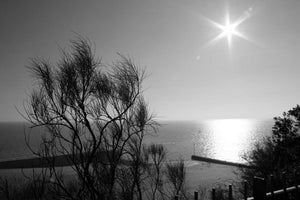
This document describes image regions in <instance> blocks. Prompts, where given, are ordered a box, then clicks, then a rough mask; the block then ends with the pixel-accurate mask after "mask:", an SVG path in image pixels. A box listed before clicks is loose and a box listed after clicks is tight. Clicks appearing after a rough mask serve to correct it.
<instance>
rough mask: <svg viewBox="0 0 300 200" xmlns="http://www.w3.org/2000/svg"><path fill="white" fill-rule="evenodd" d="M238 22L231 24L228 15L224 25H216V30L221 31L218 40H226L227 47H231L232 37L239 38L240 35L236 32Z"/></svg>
mask: <svg viewBox="0 0 300 200" xmlns="http://www.w3.org/2000/svg"><path fill="white" fill-rule="evenodd" d="M238 25H239V23H238V22H235V23H231V22H230V18H229V15H227V16H226V23H225V24H224V25H221V24H218V26H217V27H218V28H219V29H221V33H220V34H219V36H218V38H224V37H226V38H227V43H228V46H229V47H231V43H232V37H233V36H240V35H241V33H240V32H238V29H237V28H238Z"/></svg>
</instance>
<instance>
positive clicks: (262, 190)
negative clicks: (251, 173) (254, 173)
mask: <svg viewBox="0 0 300 200" xmlns="http://www.w3.org/2000/svg"><path fill="white" fill-rule="evenodd" d="M253 197H254V200H266V181H265V179H263V178H260V177H254V180H253Z"/></svg>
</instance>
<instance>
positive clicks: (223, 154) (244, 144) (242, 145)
mask: <svg viewBox="0 0 300 200" xmlns="http://www.w3.org/2000/svg"><path fill="white" fill-rule="evenodd" d="M254 123H255V121H253V120H248V119H220V120H211V121H209V122H208V123H206V126H207V127H206V130H207V131H208V132H209V134H208V137H209V140H210V144H209V146H210V147H209V149H210V155H208V156H210V157H213V158H217V159H221V160H228V161H242V158H241V155H242V154H243V153H244V150H245V149H248V146H249V145H250V141H251V140H252V134H251V133H253V129H254V128H255V125H254Z"/></svg>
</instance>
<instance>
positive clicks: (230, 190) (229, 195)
mask: <svg viewBox="0 0 300 200" xmlns="http://www.w3.org/2000/svg"><path fill="white" fill-rule="evenodd" d="M228 199H229V200H232V185H231V184H230V185H229V187H228Z"/></svg>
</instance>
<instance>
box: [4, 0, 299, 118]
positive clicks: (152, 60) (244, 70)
mask: <svg viewBox="0 0 300 200" xmlns="http://www.w3.org/2000/svg"><path fill="white" fill-rule="evenodd" d="M299 11H300V1H299V0H264V1H263V0H261V1H254V0H253V1H251V0H232V1H225V0H148V1H146V0H106V1H104V0H103V1H75V0H72V1H71V0H68V1H67V0H65V1H53V0H52V1H38V0H36V1H31V0H26V1H12V0H7V1H1V2H0V36H1V37H0V40H1V43H0V66H1V68H0V94H1V96H0V111H1V112H0V121H11V120H22V118H21V117H20V115H19V114H18V113H17V111H16V109H15V106H16V107H18V108H19V109H21V110H22V104H23V100H24V99H25V98H26V97H27V95H28V94H29V93H30V91H31V88H32V83H33V82H32V77H30V74H29V72H28V70H27V69H26V67H25V66H26V65H28V63H29V58H30V57H42V58H46V59H49V60H50V61H52V62H53V63H55V62H56V61H57V59H58V58H59V51H58V48H65V47H68V41H69V40H70V39H73V38H74V37H75V36H76V35H75V34H74V32H76V33H79V34H81V35H83V36H85V37H88V38H89V39H90V40H91V41H92V42H94V43H95V46H96V53H97V55H98V56H99V57H102V59H103V61H104V62H105V63H109V62H110V61H112V60H113V59H115V58H117V56H116V52H120V53H123V54H125V55H130V56H131V57H132V58H134V59H135V61H136V63H137V64H139V65H140V66H142V67H147V73H148V74H149V77H148V79H147V80H146V81H145V82H144V83H145V84H144V88H145V89H146V91H145V97H146V99H147V101H148V102H149V105H150V108H151V109H152V110H153V111H154V113H156V115H157V117H158V118H159V119H165V120H167V119H179V120H181V119H208V118H271V117H274V116H277V115H280V114H281V113H282V112H283V111H285V110H287V109H289V108H291V107H293V106H295V105H296V104H297V103H300V91H299V89H300V78H299V75H300V23H299V21H300V12H299ZM226 13H228V14H229V15H230V20H231V22H235V21H236V20H239V19H241V18H243V19H245V18H246V17H247V19H245V20H244V21H243V22H242V23H241V24H240V25H239V26H238V27H237V28H236V29H237V31H239V33H240V34H242V35H243V36H245V37H246V38H247V39H248V40H246V39H243V38H241V37H238V36H235V35H233V37H232V44H231V47H230V48H229V47H228V44H227V38H226V37H224V38H221V39H219V40H217V41H215V42H211V41H212V40H213V39H214V38H215V37H217V36H218V35H219V34H220V33H221V32H222V31H221V30H220V29H219V28H218V27H216V26H215V25H213V23H211V21H215V22H216V23H218V24H225V16H226ZM210 20H211V21H210Z"/></svg>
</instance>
